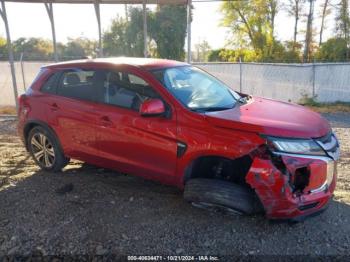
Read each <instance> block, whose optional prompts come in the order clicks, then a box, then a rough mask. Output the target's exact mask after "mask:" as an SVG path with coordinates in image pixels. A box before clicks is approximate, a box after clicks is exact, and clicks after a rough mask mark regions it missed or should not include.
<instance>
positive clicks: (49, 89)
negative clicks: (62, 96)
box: [40, 72, 61, 94]
mask: <svg viewBox="0 0 350 262" xmlns="http://www.w3.org/2000/svg"><path fill="white" fill-rule="evenodd" d="M60 75H61V73H60V72H57V73H54V74H52V75H51V76H49V78H48V79H47V80H46V82H45V83H44V84H43V85H42V87H41V89H40V91H41V92H43V93H49V94H56V89H57V81H58V79H59V77H60Z"/></svg>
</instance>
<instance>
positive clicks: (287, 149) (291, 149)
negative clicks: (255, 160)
mask: <svg viewBox="0 0 350 262" xmlns="http://www.w3.org/2000/svg"><path fill="white" fill-rule="evenodd" d="M266 138H267V141H268V144H269V146H270V147H271V148H272V150H273V151H275V152H284V153H291V154H303V155H317V156H326V152H325V151H324V150H323V149H322V148H321V147H320V146H319V145H318V144H317V143H316V142H315V141H314V140H312V139H305V140H304V139H286V138H279V137H266Z"/></svg>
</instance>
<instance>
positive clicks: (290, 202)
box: [246, 133, 339, 219]
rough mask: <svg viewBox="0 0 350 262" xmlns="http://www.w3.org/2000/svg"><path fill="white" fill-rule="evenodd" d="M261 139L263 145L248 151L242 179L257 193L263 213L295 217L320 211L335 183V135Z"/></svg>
mask: <svg viewBox="0 0 350 262" xmlns="http://www.w3.org/2000/svg"><path fill="white" fill-rule="evenodd" d="M265 139H266V144H265V145H263V146H261V147H260V148H259V149H258V150H255V151H254V152H253V153H252V154H251V158H252V159H253V162H252V165H251V167H250V169H249V171H248V173H247V175H246V182H247V183H248V184H249V185H250V186H251V187H252V188H253V189H254V190H255V192H256V194H257V195H258V197H259V199H260V201H261V203H262V204H263V206H264V208H265V213H266V216H267V217H268V218H271V219H298V218H303V217H305V216H308V215H311V214H314V213H317V212H318V211H320V210H323V209H324V208H325V207H326V206H327V203H328V201H329V200H330V199H331V197H332V195H333V192H334V189H335V184H336V176H337V172H336V161H337V160H338V158H339V144H338V141H337V138H336V136H335V135H334V134H333V133H329V134H328V135H327V136H324V137H322V138H317V139H310V140H302V139H284V138H276V137H265Z"/></svg>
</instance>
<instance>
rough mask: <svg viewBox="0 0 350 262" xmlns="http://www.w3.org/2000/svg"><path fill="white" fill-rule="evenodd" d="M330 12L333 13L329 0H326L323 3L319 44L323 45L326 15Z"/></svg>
mask: <svg viewBox="0 0 350 262" xmlns="http://www.w3.org/2000/svg"><path fill="white" fill-rule="evenodd" d="M330 14H331V9H330V8H329V0H324V2H323V5H322V13H321V28H320V40H319V42H318V46H321V45H322V37H323V31H324V29H325V22H326V17H327V16H328V15H330Z"/></svg>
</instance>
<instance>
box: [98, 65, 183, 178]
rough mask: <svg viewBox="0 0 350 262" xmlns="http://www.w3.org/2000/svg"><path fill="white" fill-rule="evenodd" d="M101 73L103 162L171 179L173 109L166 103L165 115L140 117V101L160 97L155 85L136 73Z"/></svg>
mask: <svg viewBox="0 0 350 262" xmlns="http://www.w3.org/2000/svg"><path fill="white" fill-rule="evenodd" d="M100 74H101V75H100V80H101V82H100V83H99V84H98V90H99V92H100V94H99V95H98V99H99V102H100V103H101V104H100V105H99V106H98V109H97V113H98V123H97V129H96V131H97V134H96V139H97V143H98V146H99V149H100V152H101V154H100V156H101V157H103V159H104V161H105V164H104V165H107V166H109V167H111V168H116V169H119V170H121V171H124V172H126V173H131V174H135V175H139V176H143V177H147V178H152V179H158V180H160V181H162V182H165V183H167V182H168V183H171V181H172V180H173V178H174V175H175V171H176V160H177V156H176V153H177V141H176V112H175V110H174V109H173V108H171V106H170V105H169V104H168V105H167V108H168V110H169V113H168V116H167V117H164V116H163V117H142V116H140V114H139V112H138V111H139V107H140V105H141V103H142V102H143V101H145V100H146V99H150V98H160V99H162V97H161V96H160V95H159V94H158V93H157V92H156V91H155V89H154V88H153V87H152V86H151V85H150V84H149V83H147V82H146V81H145V80H143V79H142V77H141V76H140V75H136V74H135V73H130V72H126V71H121V70H119V71H118V70H116V71H114V70H113V71H111V70H103V71H101V72H100ZM164 102H165V103H166V101H165V100H164Z"/></svg>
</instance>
